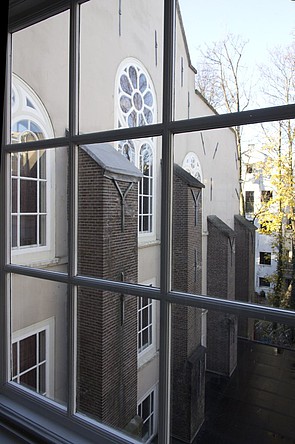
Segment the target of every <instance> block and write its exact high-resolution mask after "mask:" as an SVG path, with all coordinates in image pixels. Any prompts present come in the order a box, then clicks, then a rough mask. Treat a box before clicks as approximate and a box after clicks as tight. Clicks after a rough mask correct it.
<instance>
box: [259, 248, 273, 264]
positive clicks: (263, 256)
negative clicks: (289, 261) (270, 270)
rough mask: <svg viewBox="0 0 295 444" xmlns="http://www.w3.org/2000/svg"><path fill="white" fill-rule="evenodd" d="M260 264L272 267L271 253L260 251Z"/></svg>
mask: <svg viewBox="0 0 295 444" xmlns="http://www.w3.org/2000/svg"><path fill="white" fill-rule="evenodd" d="M259 263H260V264H261V265H271V253H268V252H266V251H260V253H259Z"/></svg>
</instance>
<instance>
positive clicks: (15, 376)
mask: <svg viewBox="0 0 295 444" xmlns="http://www.w3.org/2000/svg"><path fill="white" fill-rule="evenodd" d="M53 326H54V320H53V319H49V320H46V321H43V322H40V323H39V324H36V325H32V326H30V327H26V328H24V329H22V330H19V331H17V332H15V333H14V334H13V339H12V366H11V371H12V375H11V380H12V381H13V382H16V383H18V384H21V385H23V386H25V387H27V388H29V389H30V390H33V391H35V392H37V393H39V394H41V395H43V396H47V397H49V396H50V395H51V393H52V390H53V368H54V365H53V362H52V359H53V355H52V341H53Z"/></svg>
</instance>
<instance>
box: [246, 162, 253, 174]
mask: <svg viewBox="0 0 295 444" xmlns="http://www.w3.org/2000/svg"><path fill="white" fill-rule="evenodd" d="M246 173H247V174H252V173H253V165H249V164H248V165H246Z"/></svg>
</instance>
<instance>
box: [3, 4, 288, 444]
mask: <svg viewBox="0 0 295 444" xmlns="http://www.w3.org/2000/svg"><path fill="white" fill-rule="evenodd" d="M43 3H44V2H43ZM62 3H63V2H61V1H57V0H56V2H54V5H51V7H50V8H49V11H50V13H51V14H52V11H55V9H54V6H56V12H60V11H61V10H64V5H62ZM79 3H81V1H80V2H79V1H78V0H72V1H71V6H70V8H71V18H70V42H71V46H70V90H71V94H70V105H69V111H70V113H69V116H70V118H69V133H68V135H67V136H65V137H60V138H57V139H51V140H50V139H49V140H47V141H42V143H41V142H39V141H37V142H31V143H27V144H24V143H22V144H19V146H18V149H19V150H20V151H21V150H24V149H32V150H33V149H38V148H41V147H42V148H45V149H50V148H58V147H60V146H69V147H70V150H69V151H70V159H69V174H70V180H69V183H70V185H69V192H70V196H74V195H75V193H74V191H75V186H74V177H75V168H76V165H77V163H76V162H77V145H78V144H80V143H81V144H82V143H91V142H92V143H94V142H107V141H114V140H117V141H119V140H125V139H137V138H138V137H142V138H143V137H161V138H162V187H161V247H160V248H161V282H160V288H148V287H143V286H140V285H136V284H128V283H122V282H118V283H115V282H102V281H101V280H99V279H87V278H85V277H83V276H76V266H75V263H74V261H73V259H72V258H73V251H74V248H75V223H74V219H75V218H74V215H75V208H76V207H75V205H76V202H75V199H74V198H71V199H70V203H69V220H70V221H71V223H70V225H69V239H71V240H72V242H69V258H70V259H69V273H68V274H67V275H60V274H58V273H54V272H46V271H44V270H38V269H34V268H32V267H20V266H18V265H12V264H11V263H10V252H9V249H8V243H7V239H8V238H9V236H7V234H9V218H8V217H7V214H9V202H8V200H7V197H6V193H5V191H8V193H9V192H10V186H9V180H8V177H9V174H8V172H9V171H10V165H9V153H10V152H11V151H14V149H15V146H14V147H12V146H10V144H9V143H8V142H7V141H8V140H9V139H8V137H9V128H10V125H9V115H8V113H7V112H6V115H5V124H4V132H3V133H4V136H5V140H4V144H3V147H2V152H1V156H2V157H1V159H2V162H1V164H2V170H1V178H0V179H1V184H0V185H1V186H0V193H1V214H2V215H3V214H4V215H6V216H2V217H1V221H0V247H1V248H0V255H1V268H0V272H1V294H0V297H1V307H2V309H1V310H0V316H1V319H0V320H1V323H0V324H1V333H2V334H1V335H0V337H1V338H0V341H1V343H0V346H1V347H0V348H1V366H0V374H1V391H0V418H1V419H2V423H3V421H6V422H8V423H9V424H12V426H13V427H17V428H18V429H20V428H21V429H22V430H24V431H26V432H27V433H28V432H30V433H31V434H33V435H35V436H37V437H39V438H40V439H44V440H46V439H51V440H53V442H65V441H64V440H65V439H68V440H70V442H79V443H80V444H82V443H86V442H89V443H90V442H96V443H97V442H99V443H106V444H110V443H132V442H134V443H135V442H138V441H135V440H133V439H132V438H129V437H128V438H126V436H125V435H123V434H122V433H121V432H118V431H115V430H113V429H111V428H110V427H107V426H105V425H102V424H100V425H98V424H96V423H94V422H93V421H91V419H88V418H85V417H81V416H79V415H77V414H75V371H74V369H75V365H74V364H75V360H74V357H75V323H74V316H75V309H76V306H75V297H76V293H75V288H76V286H77V285H83V284H87V285H89V286H91V287H93V288H109V289H111V290H112V291H117V292H118V293H126V294H130V295H134V296H149V297H151V298H154V299H157V300H160V352H159V359H160V369H159V423H158V424H159V431H158V437H159V442H161V443H165V444H168V443H169V442H170V374H171V372H170V370H171V368H170V362H171V359H170V358H171V304H172V303H180V304H184V305H190V306H196V307H201V308H203V309H218V310H220V311H224V312H227V313H233V314H237V315H245V316H247V317H263V318H264V319H266V320H269V321H277V322H281V323H284V322H287V323H290V324H292V325H294V324H295V319H294V318H295V316H294V312H288V311H287V310H282V309H276V308H270V307H266V306H259V307H258V306H255V305H251V304H248V303H242V302H237V301H229V300H222V299H218V298H214V297H212V298H211V297H210V298H207V297H205V296H202V295H195V294H190V293H181V292H176V291H172V290H171V258H172V246H171V244H172V227H171V221H172V183H173V136H174V135H175V134H180V133H186V132H193V131H204V130H209V129H216V128H226V127H231V126H238V125H247V124H254V123H261V122H267V121H277V120H285V119H293V118H294V115H295V105H294V104H292V105H285V106H279V107H268V108H262V109H257V110H249V111H242V112H238V113H232V114H222V115H211V116H205V117H199V118H194V119H185V120H182V121H175V120H174V119H173V81H174V43H175V39H174V36H175V10H176V1H175V0H164V36H163V42H164V43H163V45H164V54H163V109H162V121H161V123H157V124H154V125H150V126H148V127H144V128H141V129H138V128H124V129H119V130H112V131H103V132H100V133H95V134H94V133H93V134H88V135H83V134H77V128H78V122H77V109H78V70H77V66H78V65H77V64H78V60H79V43H78V38H77V36H78V34H79V33H78V31H79V29H78V22H79ZM40 5H41V6H42V2H41V3H40ZM67 5H68V3H67ZM45 9H46V8H45ZM45 14H46V12H45V11H44V9H42V8H40V7H39V4H37V6H36V9H35V10H34V14H32V11H31V10H30V11H28V14H22V16H18V17H16V18H15V20H13V21H12V22H11V26H10V28H9V32H10V33H11V32H15V31H17V30H18V29H21V28H22V27H24V26H27V25H28V24H32V23H33V22H34V21H35V22H36V21H38V19H43V18H44V15H45ZM10 51H11V34H9V36H8V55H9V54H10ZM10 74H11V71H10V66H9V64H8V66H7V79H8V80H7V87H8V91H9V83H10V80H9V79H10ZM9 103H10V97H9V93H7V96H6V109H9ZM11 273H17V274H19V275H26V276H31V277H36V278H43V279H49V280H53V281H55V282H64V283H67V284H68V287H69V292H68V308H67V310H68V312H67V314H68V319H69V322H68V333H69V347H68V362H69V366H68V381H69V382H68V393H69V398H68V405H67V412H66V411H65V409H63V408H61V407H60V406H56V405H55V404H54V403H52V402H50V400H44V399H41V398H39V397H38V396H32V395H31V394H30V393H27V392H26V391H25V390H19V389H18V388H17V387H12V385H11V384H9V383H8V381H9V371H8V370H9V353H8V350H9V341H10V336H9V329H10V326H9V319H10V313H9V301H8V299H7V297H6V291H7V290H8V289H9V280H10V274H11ZM77 439H78V441H77Z"/></svg>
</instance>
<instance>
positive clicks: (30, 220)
mask: <svg viewBox="0 0 295 444" xmlns="http://www.w3.org/2000/svg"><path fill="white" fill-rule="evenodd" d="M36 244H37V216H20V247H24V246H28V245H36Z"/></svg>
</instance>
